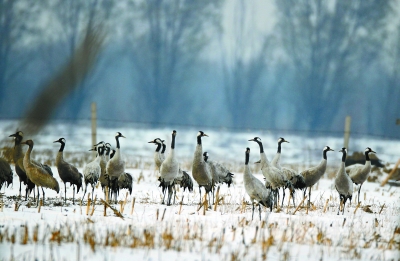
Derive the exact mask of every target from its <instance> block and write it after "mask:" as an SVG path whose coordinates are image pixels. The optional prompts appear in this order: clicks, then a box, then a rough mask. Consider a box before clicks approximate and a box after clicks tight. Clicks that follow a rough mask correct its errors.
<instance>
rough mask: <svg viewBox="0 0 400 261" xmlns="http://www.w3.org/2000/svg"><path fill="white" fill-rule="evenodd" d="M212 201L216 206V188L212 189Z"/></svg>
mask: <svg viewBox="0 0 400 261" xmlns="http://www.w3.org/2000/svg"><path fill="white" fill-rule="evenodd" d="M212 201H213V205H214V204H215V195H214V187H213V188H212Z"/></svg>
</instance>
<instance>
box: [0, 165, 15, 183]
mask: <svg viewBox="0 0 400 261" xmlns="http://www.w3.org/2000/svg"><path fill="white" fill-rule="evenodd" d="M12 181H13V172H12V169H11V166H10V164H9V163H8V162H7V161H6V160H5V159H4V158H0V190H1V188H2V186H3V184H4V183H6V185H7V187H8V186H9V185H10V184H11V183H12Z"/></svg>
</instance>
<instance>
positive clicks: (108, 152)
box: [103, 148, 111, 156]
mask: <svg viewBox="0 0 400 261" xmlns="http://www.w3.org/2000/svg"><path fill="white" fill-rule="evenodd" d="M105 150H106V156H108V155H110V151H111V149H110V148H107V149H105ZM103 151H104V148H103Z"/></svg>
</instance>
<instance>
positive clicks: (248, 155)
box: [244, 151, 250, 165]
mask: <svg viewBox="0 0 400 261" xmlns="http://www.w3.org/2000/svg"><path fill="white" fill-rule="evenodd" d="M249 158H250V153H248V152H247V151H246V160H245V161H244V165H248V164H249Z"/></svg>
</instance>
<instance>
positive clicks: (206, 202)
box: [203, 193, 208, 216]
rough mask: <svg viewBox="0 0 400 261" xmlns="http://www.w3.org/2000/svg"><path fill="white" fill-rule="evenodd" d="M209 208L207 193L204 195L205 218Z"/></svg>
mask: <svg viewBox="0 0 400 261" xmlns="http://www.w3.org/2000/svg"><path fill="white" fill-rule="evenodd" d="M207 208H208V201H207V193H204V200H203V216H205V215H206V211H207Z"/></svg>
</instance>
